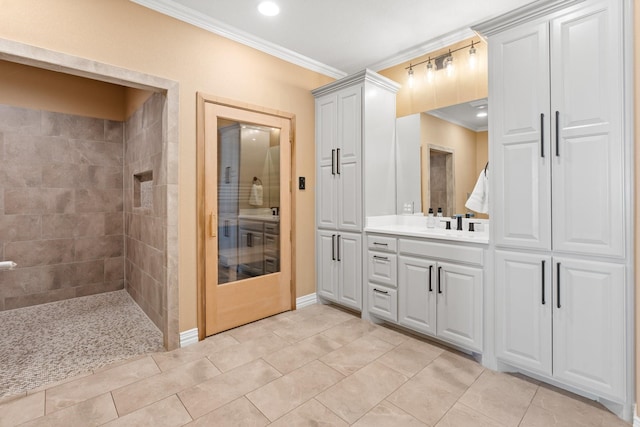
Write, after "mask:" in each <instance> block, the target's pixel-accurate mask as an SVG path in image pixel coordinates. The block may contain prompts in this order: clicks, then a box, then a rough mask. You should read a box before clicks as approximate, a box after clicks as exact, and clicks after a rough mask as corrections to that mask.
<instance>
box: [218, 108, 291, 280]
mask: <svg viewBox="0 0 640 427" xmlns="http://www.w3.org/2000/svg"><path fill="white" fill-rule="evenodd" d="M217 186H218V261H219V262H218V264H219V267H218V276H219V277H218V284H224V283H229V282H233V281H236V280H242V279H246V278H249V277H254V276H261V275H264V274H269V273H275V272H277V271H279V253H278V250H277V248H278V241H279V233H278V224H279V220H280V216H279V209H280V129H276V128H269V127H264V126H256V125H252V124H249V123H238V122H232V121H229V120H224V119H218V183H217Z"/></svg>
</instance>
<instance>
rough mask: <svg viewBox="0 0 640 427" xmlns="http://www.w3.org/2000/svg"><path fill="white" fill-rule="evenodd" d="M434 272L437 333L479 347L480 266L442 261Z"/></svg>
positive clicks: (480, 341) (480, 327)
mask: <svg viewBox="0 0 640 427" xmlns="http://www.w3.org/2000/svg"><path fill="white" fill-rule="evenodd" d="M436 276H437V280H436V282H437V283H436V287H437V289H436V291H437V300H438V302H437V307H438V309H437V320H436V329H437V334H438V336H439V337H441V338H443V339H446V340H448V341H450V342H452V343H455V344H460V345H461V346H463V347H465V348H468V349H470V350H476V351H482V270H481V269H479V268H473V267H465V266H461V265H456V264H448V263H444V262H443V263H438V265H437V267H436Z"/></svg>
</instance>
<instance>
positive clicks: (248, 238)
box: [247, 233, 253, 247]
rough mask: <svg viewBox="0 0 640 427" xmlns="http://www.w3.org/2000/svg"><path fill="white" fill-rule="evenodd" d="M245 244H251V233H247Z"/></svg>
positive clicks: (250, 245)
mask: <svg viewBox="0 0 640 427" xmlns="http://www.w3.org/2000/svg"><path fill="white" fill-rule="evenodd" d="M247 246H248V247H252V246H253V239H252V238H251V233H247Z"/></svg>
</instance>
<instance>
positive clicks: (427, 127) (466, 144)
mask: <svg viewBox="0 0 640 427" xmlns="http://www.w3.org/2000/svg"><path fill="white" fill-rule="evenodd" d="M420 134H421V137H420V139H421V141H422V156H423V158H422V165H423V173H422V189H423V200H428V199H427V198H426V191H425V189H426V188H427V186H428V183H427V181H426V179H427V177H428V176H429V174H428V173H425V171H424V168H425V166H426V165H428V164H429V162H428V160H429V157H428V156H429V149H428V148H427V145H430V144H431V145H437V146H440V147H447V148H451V149H453V150H454V154H453V159H454V173H455V204H454V206H455V212H454V213H456V214H463V213H465V212H466V211H467V209H466V208H465V207H464V204H465V202H466V201H467V193H471V191H472V190H473V187H474V185H475V184H476V179H477V178H478V174H477V173H476V163H477V159H476V138H477V137H476V132H473V131H471V130H469V129H467V128H464V127H462V126H458V125H454V124H453V123H450V122H447V121H445V120H441V119H438V118H437V117H433V116H431V115H429V114H421V115H420ZM483 166H484V165H483ZM432 207H433V208H434V211H435V208H437V206H432ZM428 208H429V206H425V207H424V209H428Z"/></svg>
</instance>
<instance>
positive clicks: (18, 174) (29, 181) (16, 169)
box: [0, 162, 42, 188]
mask: <svg viewBox="0 0 640 427" xmlns="http://www.w3.org/2000/svg"><path fill="white" fill-rule="evenodd" d="M1 168H2V169H1V170H0V187H5V188H23V187H39V186H40V185H42V170H41V168H40V167H39V166H33V165H28V166H25V165H21V164H14V163H11V162H2V163H1Z"/></svg>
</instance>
